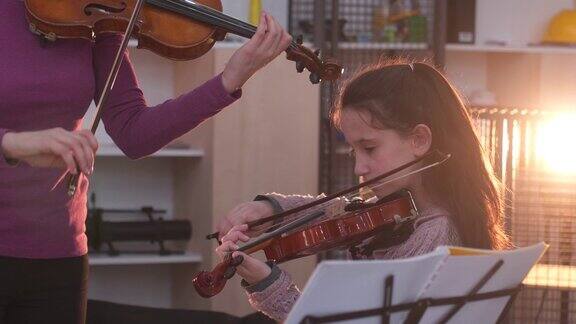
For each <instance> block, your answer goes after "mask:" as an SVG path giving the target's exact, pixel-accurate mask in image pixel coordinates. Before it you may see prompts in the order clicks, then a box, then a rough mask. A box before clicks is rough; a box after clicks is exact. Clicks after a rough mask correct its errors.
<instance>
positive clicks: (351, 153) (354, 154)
mask: <svg viewBox="0 0 576 324" xmlns="http://www.w3.org/2000/svg"><path fill="white" fill-rule="evenodd" d="M348 156H349V157H354V156H356V152H355V151H354V149H353V148H349V149H348Z"/></svg>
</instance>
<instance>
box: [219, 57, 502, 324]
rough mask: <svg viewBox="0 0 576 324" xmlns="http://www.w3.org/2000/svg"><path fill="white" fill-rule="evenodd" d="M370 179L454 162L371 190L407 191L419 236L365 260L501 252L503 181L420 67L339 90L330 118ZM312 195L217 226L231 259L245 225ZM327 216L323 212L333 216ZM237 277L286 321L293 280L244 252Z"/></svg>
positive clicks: (454, 100) (434, 77)
mask: <svg viewBox="0 0 576 324" xmlns="http://www.w3.org/2000/svg"><path fill="white" fill-rule="evenodd" d="M333 122H334V124H335V125H336V126H337V127H338V128H339V129H340V130H341V131H342V133H343V134H344V136H345V138H346V142H347V143H348V144H349V145H350V146H351V148H352V152H353V154H354V157H355V167H354V172H355V174H356V175H358V176H360V177H362V178H363V179H365V180H369V179H372V178H374V177H376V176H378V175H380V174H383V173H385V172H387V171H390V170H392V169H394V168H397V167H399V166H401V165H403V164H405V163H407V162H410V161H413V160H415V159H417V158H419V157H421V156H423V155H425V154H426V153H427V152H429V151H430V150H439V151H441V152H445V153H450V154H451V155H452V157H451V158H450V159H449V160H448V161H447V162H445V163H444V164H442V165H440V166H437V167H434V168H432V169H429V170H427V171H425V172H422V173H417V174H414V175H411V176H409V177H407V178H404V179H402V180H400V181H397V182H393V183H389V184H387V185H386V186H385V188H379V189H377V190H375V194H376V196H377V197H384V196H385V195H387V194H390V193H392V192H394V191H396V190H399V189H401V188H407V189H409V190H411V192H412V193H413V196H414V200H415V202H416V206H417V207H418V209H419V216H418V217H417V219H416V220H415V222H414V225H413V226H414V230H413V232H412V234H411V235H410V236H409V238H408V239H406V240H404V241H403V242H402V243H399V244H397V245H395V246H392V247H390V246H387V247H380V248H378V246H376V248H375V249H373V250H372V252H371V253H370V255H366V256H365V257H366V258H373V259H396V258H406V257H411V256H415V255H419V254H423V253H427V252H431V251H432V250H434V249H435V248H436V247H437V246H440V245H461V246H468V247H475V248H485V249H502V248H506V247H507V246H508V239H507V237H506V235H505V234H504V232H503V230H502V201H501V198H500V191H499V185H498V181H497V180H496V178H495V176H494V174H493V173H492V170H491V167H490V165H489V163H488V162H487V160H486V159H485V157H484V154H483V151H482V148H481V146H480V143H479V141H478V138H477V137H476V134H475V133H474V130H473V127H472V124H471V121H470V118H469V116H468V114H467V112H466V109H465V107H464V104H463V103H462V100H461V98H460V97H459V96H458V94H457V93H456V91H455V90H454V88H453V87H452V86H451V85H450V83H449V82H448V80H446V79H445V78H444V77H443V76H442V74H441V73H440V72H439V71H438V70H436V69H435V68H434V67H432V66H430V65H428V64H424V63H413V64H407V63H402V62H399V61H396V62H387V63H379V64H378V65H375V66H369V67H367V68H365V69H363V70H362V71H360V72H359V73H358V74H357V75H356V76H355V77H353V78H352V79H351V80H349V81H348V82H347V83H346V84H345V85H344V86H343V88H342V91H341V92H340V95H339V100H338V103H337V104H336V106H335V109H334V112H333ZM314 199H317V198H314V197H312V196H298V195H290V196H286V195H282V194H277V193H273V194H268V195H265V196H258V197H257V199H256V201H253V202H247V203H244V204H241V205H239V206H237V207H236V208H234V209H233V210H232V211H231V212H230V213H229V214H228V215H227V216H226V218H225V219H224V220H222V221H221V222H220V224H219V226H218V230H219V231H220V233H227V234H226V235H224V236H223V237H222V245H221V246H219V247H218V248H217V249H216V251H217V252H218V253H219V254H220V255H221V256H223V255H225V254H226V253H229V252H230V251H234V250H235V249H237V248H238V243H239V241H247V240H248V239H249V237H248V236H247V235H246V234H247V233H246V230H247V225H245V223H247V222H249V221H252V220H255V219H259V218H262V217H266V216H269V215H272V214H273V213H275V212H279V211H281V210H288V209H291V208H293V207H295V206H298V205H302V204H304V203H308V202H310V201H312V200H314ZM332 212H333V211H332V210H330V211H328V212H327V213H332ZM236 255H242V256H243V257H244V261H243V263H242V265H241V266H240V267H238V269H237V273H238V274H239V275H240V276H242V277H243V278H244V280H243V286H244V287H245V289H246V291H247V293H248V297H249V300H250V303H251V304H252V306H253V307H254V308H256V309H257V310H260V311H262V312H263V313H265V314H267V315H268V316H270V317H271V318H273V319H275V320H278V321H282V320H284V319H285V318H286V315H287V314H288V312H289V311H290V309H291V307H292V305H293V304H294V302H295V301H296V299H297V298H298V296H299V294H300V292H299V290H298V288H297V287H296V286H295V285H294V283H293V282H292V280H291V279H290V276H289V274H287V273H286V272H284V271H283V270H280V269H279V268H278V267H277V266H276V265H274V264H271V263H268V264H265V263H263V262H261V261H259V260H258V259H255V258H253V257H251V256H249V255H246V254H244V253H241V252H233V256H236Z"/></svg>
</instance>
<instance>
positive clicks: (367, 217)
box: [193, 150, 450, 298]
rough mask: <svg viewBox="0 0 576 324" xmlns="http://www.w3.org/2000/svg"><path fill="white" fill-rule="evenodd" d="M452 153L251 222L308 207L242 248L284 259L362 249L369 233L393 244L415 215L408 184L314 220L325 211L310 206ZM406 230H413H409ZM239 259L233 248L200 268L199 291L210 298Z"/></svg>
mask: <svg viewBox="0 0 576 324" xmlns="http://www.w3.org/2000/svg"><path fill="white" fill-rule="evenodd" d="M449 158H450V154H444V153H441V152H439V151H436V150H434V151H431V152H429V153H428V154H426V155H425V156H422V157H420V158H418V159H416V160H414V161H411V162H408V163H406V164H404V165H402V166H400V167H398V168H396V169H394V170H391V171H389V172H386V173H384V174H381V175H379V176H377V177H375V178H373V179H371V180H368V181H366V182H364V183H361V184H359V185H356V186H353V187H351V188H348V189H345V190H342V191H340V192H337V193H334V194H332V195H329V196H326V197H324V198H321V199H318V200H316V201H313V202H311V203H308V204H305V205H302V206H299V207H296V208H293V209H291V210H287V211H284V212H282V213H279V214H276V215H272V216H270V217H266V218H262V219H259V220H256V221H253V222H250V223H248V228H254V227H255V226H258V225H262V224H264V223H267V222H270V221H276V220H280V219H284V218H286V217H287V216H289V215H293V214H295V213H300V212H304V211H308V213H307V214H306V215H305V216H301V217H298V218H297V219H296V220H294V221H292V222H290V223H288V224H286V225H284V226H282V227H280V228H277V229H275V230H273V231H271V232H269V233H267V234H265V235H262V236H261V237H260V238H258V239H256V240H255V241H253V242H249V243H248V244H246V245H244V246H242V247H240V248H239V249H238V250H239V251H242V252H244V253H247V254H250V253H254V252H256V251H260V250H263V251H264V253H265V254H266V257H267V258H268V259H269V260H274V261H276V262H278V263H281V262H286V261H289V260H292V259H297V258H301V257H304V256H308V255H312V254H316V253H319V252H323V251H328V250H331V249H337V248H339V249H342V248H350V249H352V250H351V252H352V251H354V250H358V249H356V248H355V247H356V245H358V244H359V243H360V242H363V241H364V240H366V239H368V238H371V237H375V239H374V240H372V241H371V242H374V243H376V244H379V243H380V241H383V242H387V243H388V244H390V243H391V244H394V242H393V241H395V240H397V242H398V243H399V242H400V240H402V239H405V235H398V234H399V232H397V230H400V229H402V230H405V229H406V228H407V227H406V226H402V225H405V224H410V223H411V221H412V220H414V218H415V217H416V216H417V209H416V205H415V204H414V201H413V199H412V195H411V193H410V192H409V191H408V190H401V191H399V192H396V193H394V194H392V195H389V196H387V197H384V198H381V199H380V200H379V201H378V202H376V203H373V204H349V205H348V206H346V208H345V211H347V212H346V213H344V214H341V215H337V216H336V217H333V218H331V219H327V220H322V221H316V222H315V220H318V219H319V218H320V217H322V216H323V214H324V212H322V211H318V212H311V210H313V209H311V208H313V207H316V206H319V205H320V204H323V203H327V202H329V201H331V200H334V199H336V198H339V197H345V196H346V195H348V194H350V193H353V192H356V191H357V190H359V189H361V188H364V187H369V186H370V187H371V188H372V189H375V188H377V187H379V186H382V185H385V184H387V183H390V182H393V181H397V180H399V179H402V178H405V177H408V176H410V175H413V174H416V173H419V172H422V171H424V170H427V169H429V168H432V167H435V166H438V165H440V164H442V163H444V162H446V161H447V160H448V159H449ZM424 160H426V161H427V163H425V165H424V166H421V167H419V168H417V169H415V170H412V171H408V172H405V173H404V174H400V175H397V174H398V173H399V172H400V171H403V170H406V169H408V168H409V167H411V166H414V165H416V164H417V163H419V162H422V161H424ZM392 176H394V177H392ZM407 233H408V234H410V232H409V231H408V232H407ZM403 234H405V233H403ZM218 236H219V233H212V234H210V235H208V236H207V238H208V239H210V238H218ZM241 262H242V260H241V259H233V258H232V257H231V254H229V255H228V256H226V257H225V258H224V260H223V261H222V262H221V263H220V264H218V265H217V266H216V267H215V268H214V270H212V271H210V272H207V271H202V272H200V273H199V274H198V275H197V276H196V277H195V278H194V280H193V283H194V287H195V289H196V291H197V292H198V294H199V295H200V296H203V297H206V298H208V297H212V296H214V295H216V294H218V293H219V292H220V291H221V290H222V289H223V288H224V285H225V284H226V281H227V280H228V279H230V278H231V277H232V276H233V275H234V273H235V269H236V266H238V265H239V264H240V263H241Z"/></svg>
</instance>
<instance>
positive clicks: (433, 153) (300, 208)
mask: <svg viewBox="0 0 576 324" xmlns="http://www.w3.org/2000/svg"><path fill="white" fill-rule="evenodd" d="M429 157H434V158H436V161H434V162H432V163H430V164H428V165H425V166H423V167H422V168H419V169H417V170H414V171H411V172H409V173H407V174H402V175H399V176H398V177H395V178H392V179H388V180H386V181H383V182H381V181H382V180H385V179H386V178H388V177H390V176H392V175H395V174H396V173H398V172H400V171H402V170H404V169H407V168H409V167H411V166H413V165H415V164H416V163H418V162H421V161H423V160H424V159H426V158H429ZM450 157H451V155H450V154H445V153H442V152H440V151H438V150H433V151H430V152H428V153H426V154H425V155H423V156H421V157H419V158H418V159H415V160H414V161H410V162H408V163H406V164H403V165H401V166H399V167H397V168H395V169H393V170H391V171H388V172H386V173H384V174H381V175H379V176H377V177H375V178H373V179H370V180H368V181H365V182H363V183H360V184H358V185H355V186H353V187H350V188H348V189H344V190H342V191H340V192H337V193H335V194H332V195H329V196H326V197H324V198H320V199H318V200H315V201H313V202H310V203H308V204H304V205H301V206H298V207H295V208H292V209H289V210H286V211H283V212H281V213H278V214H275V215H271V216H268V217H265V218H261V219H258V220H255V221H252V222H249V223H247V225H248V229H251V228H254V227H255V226H258V225H262V224H264V223H266V222H269V221H275V220H279V219H283V218H285V217H287V216H289V215H292V214H295V213H298V212H301V211H303V210H306V209H309V208H312V207H315V206H318V205H320V204H323V203H325V202H328V201H330V200H333V199H335V198H338V197H342V196H345V195H347V194H349V193H351V192H355V191H357V190H358V189H361V188H364V187H367V186H370V185H372V184H376V185H377V186H376V187H378V186H382V185H384V184H387V183H390V182H393V181H396V180H399V179H402V178H405V177H408V176H410V175H412V174H415V173H418V172H422V171H424V170H427V169H429V168H432V167H435V166H437V165H440V164H442V163H444V162H446V161H447V160H448V159H449V158H450ZM380 182H381V183H380ZM219 235H220V232H215V233H212V234H209V235H207V236H206V239H208V240H210V239H218V236H219Z"/></svg>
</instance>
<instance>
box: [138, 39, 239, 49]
mask: <svg viewBox="0 0 576 324" xmlns="http://www.w3.org/2000/svg"><path fill="white" fill-rule="evenodd" d="M245 43H246V42H245V41H220V42H216V44H214V48H231V49H238V48H240V47H242V45H244V44H245ZM137 47H138V40H136V39H131V40H130V41H128V48H137Z"/></svg>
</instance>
